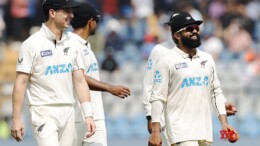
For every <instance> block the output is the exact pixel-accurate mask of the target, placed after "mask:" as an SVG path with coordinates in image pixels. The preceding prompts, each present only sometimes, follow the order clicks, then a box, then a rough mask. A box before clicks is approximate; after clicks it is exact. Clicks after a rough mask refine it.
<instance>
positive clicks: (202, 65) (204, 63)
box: [200, 60, 207, 68]
mask: <svg viewBox="0 0 260 146" xmlns="http://www.w3.org/2000/svg"><path fill="white" fill-rule="evenodd" d="M206 63H207V60H204V61H201V62H200V65H201V68H205V65H206Z"/></svg>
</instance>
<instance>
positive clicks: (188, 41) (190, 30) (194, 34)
mask: <svg viewBox="0 0 260 146" xmlns="http://www.w3.org/2000/svg"><path fill="white" fill-rule="evenodd" d="M179 32H180V34H181V42H182V44H183V45H184V46H186V47H187V48H190V49H192V48H197V47H199V46H200V45H201V41H200V34H199V26H198V25H190V26H187V27H185V28H183V29H181V30H180V31H179Z"/></svg>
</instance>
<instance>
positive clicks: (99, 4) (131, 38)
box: [0, 0, 260, 139]
mask: <svg viewBox="0 0 260 146" xmlns="http://www.w3.org/2000/svg"><path fill="white" fill-rule="evenodd" d="M77 1H78V2H87V3H89V4H91V5H92V6H93V7H95V8H96V9H97V10H99V11H100V12H101V14H102V16H101V21H100V22H99V25H98V29H97V32H96V35H95V36H93V37H91V38H90V39H89V41H90V42H91V44H92V49H93V51H94V52H95V53H96V56H97V59H98V62H99V65H100V68H101V69H102V72H101V79H103V80H104V81H107V82H113V83H120V84H125V85H127V86H130V89H131V90H132V92H133V94H132V96H131V97H129V98H128V99H127V101H126V102H124V101H122V100H119V99H116V98H115V97H108V96H110V95H108V94H104V96H105V97H104V104H105V110H106V111H105V112H106V118H107V127H108V136H109V137H118V136H119V137H120V136H121V137H124V138H127V137H131V136H139V137H140V136H146V135H147V134H148V133H147V131H146V127H145V126H146V124H145V122H146V121H145V115H144V114H143V109H142V88H141V87H142V75H143V74H144V69H145V67H146V60H147V58H148V57H149V54H150V52H151V50H152V48H153V47H154V45H156V44H157V43H160V42H163V41H167V40H168V39H171V33H170V30H169V28H168V26H166V25H164V23H165V22H166V21H167V20H168V19H169V16H170V14H172V13H173V12H178V11H181V10H185V11H187V12H189V13H190V14H191V15H192V16H193V17H194V18H195V19H197V20H203V21H204V22H203V25H202V26H201V39H202V46H201V47H200V49H201V50H204V51H206V52H208V53H210V54H211V55H212V56H213V57H214V59H215V61H216V63H217V67H218V68H220V69H218V71H219V72H218V73H219V78H220V81H221V84H222V88H223V91H224V95H226V96H227V99H228V100H229V101H230V102H233V103H234V104H236V105H237V107H238V114H237V116H236V118H231V122H233V123H234V124H235V125H236V126H238V127H239V128H238V130H240V131H241V135H242V136H252V137H256V136H258V137H259V136H260V127H259V126H258V125H259V123H260V97H259V95H260V94H259V93H260V92H259V91H260V1H259V0H77ZM41 3H42V1H41V0H0V65H1V72H4V71H5V70H8V66H10V64H8V65H6V64H5V63H7V62H8V61H7V60H8V59H9V58H8V57H7V56H12V55H13V54H15V53H17V52H18V50H19V47H20V44H21V42H22V41H24V40H25V39H26V38H27V37H28V36H29V35H30V34H32V33H34V32H35V31H37V30H38V29H39V28H40V26H41V23H42V22H43V16H42V14H41V13H42V12H41ZM68 31H70V30H68ZM10 50H11V51H10ZM6 52H7V53H10V52H11V55H10V54H9V55H8V54H7V55H5V54H6ZM12 52H14V53H13V54H12ZM15 63H16V62H15V61H11V64H12V65H13V66H15ZM4 66H5V68H4ZM6 66H7V69H6ZM10 72H13V73H15V68H14V69H13V70H11V71H10ZM0 75H2V76H3V77H0V98H1V99H0V139H6V138H9V134H10V133H8V131H9V130H8V121H9V119H10V117H11V114H10V113H11V112H10V108H11V101H10V100H11V91H12V85H13V80H14V77H15V76H14V75H13V76H11V77H7V76H9V75H10V74H9V73H6V74H4V73H1V74H0ZM231 125H232V124H231ZM248 125H250V126H248ZM126 127H129V128H128V129H127V128H126ZM140 128H142V129H143V130H142V131H141V130H138V129H140ZM113 129H114V130H113ZM126 129H127V130H126ZM120 130H121V131H120ZM122 130H124V132H125V131H127V132H128V133H127V132H125V133H124V132H122ZM215 132H219V131H215Z"/></svg>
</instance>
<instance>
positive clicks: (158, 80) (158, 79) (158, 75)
mask: <svg viewBox="0 0 260 146" xmlns="http://www.w3.org/2000/svg"><path fill="white" fill-rule="evenodd" d="M153 81H154V83H155V84H158V83H161V81H162V75H161V73H160V71H158V70H157V71H156V72H155V75H154V80H153Z"/></svg>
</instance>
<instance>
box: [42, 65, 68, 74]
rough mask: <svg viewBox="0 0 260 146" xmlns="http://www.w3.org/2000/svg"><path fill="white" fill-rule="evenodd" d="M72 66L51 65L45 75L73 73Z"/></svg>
mask: <svg viewBox="0 0 260 146" xmlns="http://www.w3.org/2000/svg"><path fill="white" fill-rule="evenodd" d="M72 70H73V68H72V64H71V63H69V64H58V65H50V66H48V67H47V68H46V70H45V75H46V76H47V75H54V74H63V73H69V72H72Z"/></svg>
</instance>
